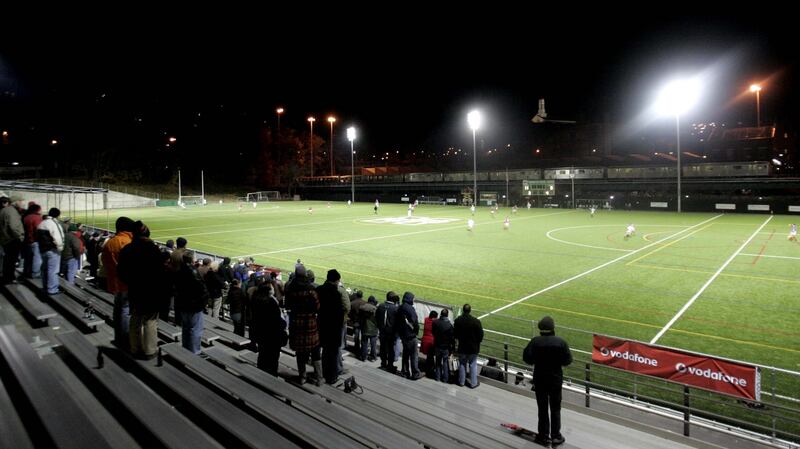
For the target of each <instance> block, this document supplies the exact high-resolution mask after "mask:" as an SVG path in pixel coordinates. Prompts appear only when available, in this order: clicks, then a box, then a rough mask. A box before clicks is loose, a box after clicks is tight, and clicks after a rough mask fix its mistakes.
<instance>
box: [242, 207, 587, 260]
mask: <svg viewBox="0 0 800 449" xmlns="http://www.w3.org/2000/svg"><path fill="white" fill-rule="evenodd" d="M570 213H573V211H566V212H556V213H553V214H544V215H535V216H532V217H521V218H518V219H517V220H528V219H531V218H542V217H550V216H553V215H562V214H570ZM497 223H501V222H499V221H496V222H495V221H487V222H485V223H476V224H475V226H482V225H488V224H497ZM463 228H464V225H459V226H448V227H446V228H436V229H426V230H424V231H414V232H404V233H401V234H390V235H379V236H375V237H367V238H363V239H354V240H345V241H343V242H331V243H321V244H319V245H309V246H301V247H298V248H286V249H276V250H275V251H267V252H263V253H254V254H244V255H241V256H233V257H231V259H239V258H242V257H255V256H268V255H270V254H280V253H290V252H294V251H305V250H307V249H315V248H325V247H329V246H337V245H347V244H350V243H360V242H369V241H372V240H381V239H391V238H395V237H406V236H409V235H417V234H427V233H429V232H442V231H450V230H453V229H463Z"/></svg>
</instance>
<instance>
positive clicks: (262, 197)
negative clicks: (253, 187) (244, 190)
mask: <svg viewBox="0 0 800 449" xmlns="http://www.w3.org/2000/svg"><path fill="white" fill-rule="evenodd" d="M279 199H281V193H280V192H278V191H277V190H263V191H261V192H250V193H248V194H247V201H248V202H253V201H255V202H261V201H265V202H269V201H278V200H279Z"/></svg>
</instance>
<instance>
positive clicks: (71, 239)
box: [61, 223, 83, 284]
mask: <svg viewBox="0 0 800 449" xmlns="http://www.w3.org/2000/svg"><path fill="white" fill-rule="evenodd" d="M79 232H80V231H78V227H77V226H76V225H75V224H74V223H70V225H69V228H68V230H67V232H66V233H64V249H63V250H62V251H61V273H62V274H63V275H64V279H65V280H66V281H67V282H69V283H70V284H74V283H75V274H76V273H77V272H78V270H79V269H80V266H81V256H82V255H83V245H82V243H81V238H80V237H79V235H78V233H79Z"/></svg>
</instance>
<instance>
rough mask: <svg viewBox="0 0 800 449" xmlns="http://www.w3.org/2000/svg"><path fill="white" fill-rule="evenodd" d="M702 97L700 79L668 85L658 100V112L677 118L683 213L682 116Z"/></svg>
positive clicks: (676, 81) (676, 132) (679, 205)
mask: <svg viewBox="0 0 800 449" xmlns="http://www.w3.org/2000/svg"><path fill="white" fill-rule="evenodd" d="M699 97H700V81H699V79H698V78H688V79H680V80H675V81H672V82H670V83H667V85H665V86H664V87H663V88H662V89H661V93H660V94H659V96H658V99H657V100H656V110H657V111H659V112H660V113H661V114H662V115H674V116H675V136H676V152H677V153H678V159H677V168H678V178H677V179H678V195H677V198H678V205H677V206H678V212H680V211H681V114H683V113H685V112H686V111H688V110H689V109H691V108H692V107H693V106H694V105H695V104H696V103H697V100H698V98H699Z"/></svg>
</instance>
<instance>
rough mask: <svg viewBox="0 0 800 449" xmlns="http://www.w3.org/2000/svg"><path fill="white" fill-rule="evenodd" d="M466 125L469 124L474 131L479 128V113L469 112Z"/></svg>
mask: <svg viewBox="0 0 800 449" xmlns="http://www.w3.org/2000/svg"><path fill="white" fill-rule="evenodd" d="M467 123H469V127H470V128H471V129H472V130H473V131H475V130H476V129H478V128H480V126H481V113H480V112H478V111H477V110H475V111H472V112H470V113H469V114H467Z"/></svg>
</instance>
